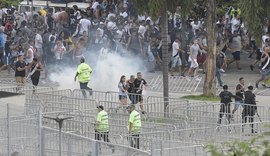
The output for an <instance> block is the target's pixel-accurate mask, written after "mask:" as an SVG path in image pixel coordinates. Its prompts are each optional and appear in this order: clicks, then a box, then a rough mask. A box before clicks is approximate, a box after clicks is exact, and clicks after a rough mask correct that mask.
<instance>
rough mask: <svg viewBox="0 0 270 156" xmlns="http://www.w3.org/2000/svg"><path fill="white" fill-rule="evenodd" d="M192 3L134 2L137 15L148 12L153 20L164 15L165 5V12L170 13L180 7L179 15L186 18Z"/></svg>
mask: <svg viewBox="0 0 270 156" xmlns="http://www.w3.org/2000/svg"><path fill="white" fill-rule="evenodd" d="M193 2H194V0H134V3H135V6H136V7H135V8H136V9H137V11H138V13H143V12H148V13H149V14H150V16H151V17H153V18H156V17H158V16H160V15H161V14H162V13H164V9H165V6H166V5H167V10H168V11H170V12H172V13H174V12H175V10H176V8H177V7H178V6H181V14H182V15H183V17H186V16H187V14H189V13H190V12H191V10H192V7H193ZM165 4H166V5H165Z"/></svg>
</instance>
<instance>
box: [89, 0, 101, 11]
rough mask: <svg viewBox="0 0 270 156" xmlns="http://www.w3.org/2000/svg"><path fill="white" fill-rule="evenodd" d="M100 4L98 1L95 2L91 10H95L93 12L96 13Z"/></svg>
mask: <svg viewBox="0 0 270 156" xmlns="http://www.w3.org/2000/svg"><path fill="white" fill-rule="evenodd" d="M98 5H99V3H98V0H95V2H94V3H93V5H92V7H91V9H93V11H94V12H95V11H96V9H97V7H98Z"/></svg>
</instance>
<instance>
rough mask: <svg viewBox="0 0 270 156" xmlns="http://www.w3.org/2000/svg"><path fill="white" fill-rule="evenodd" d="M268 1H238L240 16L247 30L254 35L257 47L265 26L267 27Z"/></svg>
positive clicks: (269, 13)
mask: <svg viewBox="0 0 270 156" xmlns="http://www.w3.org/2000/svg"><path fill="white" fill-rule="evenodd" d="M269 5H270V1H269V0H256V1H254V0H240V2H239V8H240V10H241V16H242V17H243V20H244V22H245V24H246V25H247V27H248V30H249V31H250V32H252V34H253V35H254V37H255V39H256V41H257V45H259V44H260V43H261V36H262V34H263V33H264V32H263V30H264V28H265V26H269V15H270V10H269V8H268V6H269Z"/></svg>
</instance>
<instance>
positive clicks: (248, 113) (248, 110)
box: [242, 106, 256, 133]
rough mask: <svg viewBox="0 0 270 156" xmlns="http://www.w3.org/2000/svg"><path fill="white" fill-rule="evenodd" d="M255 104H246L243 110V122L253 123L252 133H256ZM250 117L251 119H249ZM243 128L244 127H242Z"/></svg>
mask: <svg viewBox="0 0 270 156" xmlns="http://www.w3.org/2000/svg"><path fill="white" fill-rule="evenodd" d="M255 112H256V110H255V108H254V106H245V107H244V109H243V112H242V123H247V122H250V123H251V133H254V124H253V122H254V115H255ZM248 119H249V120H248ZM242 130H243V129H242Z"/></svg>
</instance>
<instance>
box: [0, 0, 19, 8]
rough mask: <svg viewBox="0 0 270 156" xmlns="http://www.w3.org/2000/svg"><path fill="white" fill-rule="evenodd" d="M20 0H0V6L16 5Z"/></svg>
mask: <svg viewBox="0 0 270 156" xmlns="http://www.w3.org/2000/svg"><path fill="white" fill-rule="evenodd" d="M19 1H20V0H0V8H6V7H10V6H17V5H18V3H19Z"/></svg>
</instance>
